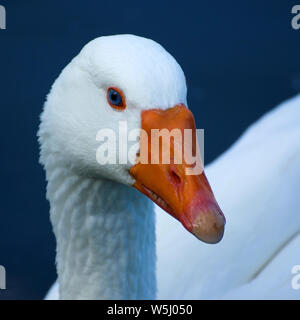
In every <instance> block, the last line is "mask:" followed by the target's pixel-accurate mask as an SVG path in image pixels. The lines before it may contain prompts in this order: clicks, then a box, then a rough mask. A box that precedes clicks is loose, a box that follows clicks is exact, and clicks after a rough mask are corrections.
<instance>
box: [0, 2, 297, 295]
mask: <svg viewBox="0 0 300 320" xmlns="http://www.w3.org/2000/svg"><path fill="white" fill-rule="evenodd" d="M299 2H300V1H299ZM295 4H297V3H295V1H287V0H281V1H276V0H272V1H259V0H251V1H250V0H249V1H221V0H216V1H188V0H186V1H174V0H173V1H172V2H171V1H168V2H167V1H165V2H163V1H135V0H132V1H118V0H114V1H101V0H98V1H96V0H90V1H75V0H73V1H58V0H51V1H38V0H27V1H24V0H23V1H21V0H19V1H18V0H9V1H4V0H0V5H4V6H5V8H6V14H7V29H6V30H0V75H1V76H0V104H1V108H0V112H1V119H2V120H1V121H2V123H1V126H0V132H1V140H0V143H1V158H0V164H1V165H0V174H1V182H0V194H1V203H0V217H1V223H0V265H3V266H5V268H6V271H7V290H0V299H42V298H43V297H44V295H45V293H46V291H47V290H48V288H49V287H50V285H51V284H52V283H53V282H54V280H55V278H56V272H55V264H54V258H55V240H54V236H53V234H52V230H51V225H50V222H49V204H48V202H47V201H46V199H45V189H46V183H45V176H44V171H43V169H42V167H41V166H40V165H39V162H38V158H39V148H38V143H37V138H36V132H37V129H38V125H39V114H40V113H41V111H42V106H43V103H44V101H45V97H46V95H47V93H48V91H49V89H50V86H51V84H52V83H53V81H54V80H55V79H56V78H57V76H58V75H59V73H60V71H61V70H62V68H63V67H64V66H65V65H66V64H67V63H68V62H69V61H70V60H71V59H72V58H73V57H74V56H75V55H76V54H77V53H78V52H79V51H80V49H81V48H82V46H83V45H85V44H86V43H87V42H88V41H90V40H92V39H94V38H96V37H99V36H102V35H111V34H119V33H133V34H136V35H140V36H144V37H148V38H151V39H153V40H155V41H157V42H159V43H160V44H161V45H163V46H164V47H165V48H166V49H167V50H168V51H169V52H170V53H171V54H172V55H173V56H174V57H175V58H176V59H177V61H178V62H179V63H180V65H181V66H182V68H183V70H184V72H185V74H186V77H187V82H188V103H189V107H190V108H191V109H192V111H193V112H194V115H195V118H196V122H197V127H198V128H204V129H205V161H206V163H209V162H211V161H212V160H213V159H215V158H216V157H217V156H218V155H220V154H221V153H222V152H223V151H225V150H226V149H227V148H228V147H230V145H231V144H232V143H233V142H234V141H235V140H236V139H237V138H238V137H239V136H240V135H241V134H242V132H243V131H244V130H245V129H246V128H247V126H248V125H249V124H251V123H252V122H254V121H255V120H257V119H258V118H259V117H260V116H261V115H262V114H264V113H265V112H267V111H268V110H270V109H272V108H273V107H275V106H276V105H277V104H278V103H280V102H281V101H283V100H285V99H287V98H290V97H292V96H293V95H295V94H296V93H297V92H299V91H300V58H299V57H300V30H294V29H292V27H291V19H292V17H293V15H292V14H291V9H292V7H293V5H295ZM299 4H300V3H299Z"/></svg>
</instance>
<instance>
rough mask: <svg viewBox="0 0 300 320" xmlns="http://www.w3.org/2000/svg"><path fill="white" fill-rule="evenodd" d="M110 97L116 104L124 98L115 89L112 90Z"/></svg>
mask: <svg viewBox="0 0 300 320" xmlns="http://www.w3.org/2000/svg"><path fill="white" fill-rule="evenodd" d="M109 98H110V101H111V103H112V104H114V105H119V104H121V102H122V98H121V96H120V94H119V93H118V92H117V91H115V90H111V91H110V93H109Z"/></svg>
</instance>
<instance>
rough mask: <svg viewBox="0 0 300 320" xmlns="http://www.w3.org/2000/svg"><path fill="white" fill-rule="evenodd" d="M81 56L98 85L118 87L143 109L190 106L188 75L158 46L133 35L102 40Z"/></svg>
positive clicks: (87, 47)
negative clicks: (86, 62)
mask: <svg viewBox="0 0 300 320" xmlns="http://www.w3.org/2000/svg"><path fill="white" fill-rule="evenodd" d="M80 56H81V57H82V58H84V60H85V61H88V68H89V72H90V73H91V74H92V76H93V80H94V81H95V83H96V85H98V86H103V87H105V86H109V85H114V86H117V87H119V88H120V89H122V90H123V92H124V94H125V95H126V98H127V99H128V101H129V102H132V103H133V104H137V106H138V107H139V108H149V106H151V107H152V108H158V107H159V108H163V107H171V106H173V105H174V104H177V103H186V83H185V76H184V73H183V71H182V69H181V67H180V66H179V64H178V63H177V61H176V60H175V59H174V58H173V57H172V56H171V55H170V54H169V53H168V52H167V51H166V50H165V49H164V48H163V47H162V46H160V45H159V44H158V43H156V42H154V41H152V40H149V39H145V38H141V37H137V36H131V35H121V36H109V37H100V38H97V39H95V40H93V41H91V42H90V43H89V44H87V45H86V46H85V47H84V49H83V50H82V52H81V53H80Z"/></svg>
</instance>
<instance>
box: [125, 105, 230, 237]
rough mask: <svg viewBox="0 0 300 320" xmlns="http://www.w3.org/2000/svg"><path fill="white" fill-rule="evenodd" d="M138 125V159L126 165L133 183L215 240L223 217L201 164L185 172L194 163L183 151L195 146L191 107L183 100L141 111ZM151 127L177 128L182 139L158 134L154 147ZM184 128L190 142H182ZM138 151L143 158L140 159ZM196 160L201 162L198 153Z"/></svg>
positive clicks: (192, 228)
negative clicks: (197, 169) (166, 155)
mask: <svg viewBox="0 0 300 320" xmlns="http://www.w3.org/2000/svg"><path fill="white" fill-rule="evenodd" d="M142 129H143V130H142V131H144V133H147V135H145V134H141V136H140V152H139V154H138V156H139V158H138V162H137V164H135V165H134V166H133V167H131V169H130V173H131V175H132V176H133V177H134V179H135V183H134V187H135V188H136V189H138V190H139V191H140V192H142V193H143V194H145V195H146V196H148V197H149V198H150V199H152V200H153V201H154V202H155V203H156V204H157V205H159V206H160V207H161V208H162V209H164V210H165V211H167V212H168V213H169V214H171V215H172V216H173V217H174V218H176V219H178V220H179V221H180V222H181V223H182V224H183V226H184V227H185V228H186V229H187V230H188V231H190V232H191V233H192V234H194V235H195V236H196V237H197V238H198V239H200V240H202V241H204V242H207V243H217V242H219V241H220V240H221V239H222V236H223V233H224V225H225V217H224V215H223V213H222V211H221V209H220V208H219V206H218V204H217V202H216V200H215V197H214V195H213V192H212V190H211V188H210V185H209V183H208V181H207V179H206V176H205V174H204V171H203V167H201V171H200V173H198V174H196V175H195V174H192V175H191V174H189V175H188V174H187V168H191V167H193V166H195V163H194V164H188V163H187V161H186V159H185V156H184V154H192V155H193V156H194V155H195V153H196V149H197V140H196V127H195V121H194V117H193V114H192V113H191V111H190V110H189V109H187V108H186V107H185V106H184V105H183V104H180V105H177V106H175V107H173V108H170V109H167V110H160V109H152V110H146V111H143V112H142ZM153 129H158V130H162V129H168V130H169V132H170V131H172V130H173V129H177V132H179V131H178V129H179V130H180V132H181V135H182V139H181V141H180V140H179V143H178V140H177V141H175V138H174V137H173V139H172V136H171V139H170V136H169V139H165V140H164V139H163V138H161V139H160V138H159V139H160V140H156V142H157V141H158V149H155V148H154V144H155V143H154V139H153V138H154V135H153V132H155V133H157V132H158V130H153ZM185 129H191V130H189V131H190V132H192V137H193V139H192V142H191V143H183V142H184V141H185V139H184V135H185V134H186V130H185ZM160 132H162V131H160ZM150 137H151V139H150ZM167 140H168V142H167ZM156 148H157V146H156ZM166 151H167V152H168V153H169V159H170V160H169V163H166V161H164V160H163V154H164V152H166ZM142 152H143V156H144V159H143V160H142V161H141V153H142ZM155 152H156V153H157V152H158V153H159V156H158V158H156V161H155V160H154V159H155V157H153V156H155V154H154V153H155ZM145 154H146V159H145ZM180 154H181V159H182V161H181V162H180V163H179V161H175V159H176V157H177V159H178V156H180ZM153 162H155V163H153ZM198 163H201V166H202V162H201V158H200V156H199V159H198Z"/></svg>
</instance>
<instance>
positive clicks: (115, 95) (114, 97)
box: [107, 88, 126, 110]
mask: <svg viewBox="0 0 300 320" xmlns="http://www.w3.org/2000/svg"><path fill="white" fill-rule="evenodd" d="M107 101H108V103H109V104H110V106H111V107H113V108H115V109H119V110H123V109H125V107H126V105H125V99H124V95H123V93H122V92H121V91H120V90H119V89H117V88H108V90H107Z"/></svg>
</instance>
